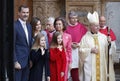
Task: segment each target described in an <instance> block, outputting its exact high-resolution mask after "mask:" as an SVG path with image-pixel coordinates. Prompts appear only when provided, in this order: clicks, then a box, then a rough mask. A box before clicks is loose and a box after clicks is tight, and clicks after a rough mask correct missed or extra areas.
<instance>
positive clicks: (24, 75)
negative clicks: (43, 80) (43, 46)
mask: <svg viewBox="0 0 120 81" xmlns="http://www.w3.org/2000/svg"><path fill="white" fill-rule="evenodd" d="M18 16H19V18H18V19H17V21H15V23H14V68H15V81H28V75H29V54H30V48H31V44H32V29H31V25H30V24H29V23H28V22H27V20H28V18H29V8H28V7H27V6H25V5H21V6H20V7H19V9H18Z"/></svg>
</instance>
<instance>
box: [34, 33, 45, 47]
mask: <svg viewBox="0 0 120 81" xmlns="http://www.w3.org/2000/svg"><path fill="white" fill-rule="evenodd" d="M42 37H45V36H44V35H43V34H42V33H38V34H37V36H36V39H35V42H34V44H33V46H32V48H35V47H40V39H41V38H42ZM44 48H46V43H45V46H44Z"/></svg>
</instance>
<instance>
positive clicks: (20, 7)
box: [18, 5, 29, 12]
mask: <svg viewBox="0 0 120 81" xmlns="http://www.w3.org/2000/svg"><path fill="white" fill-rule="evenodd" d="M22 8H29V7H28V6H26V5H20V6H19V8H18V12H21V10H22Z"/></svg>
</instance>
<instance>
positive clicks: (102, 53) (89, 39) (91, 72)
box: [79, 31, 115, 81]
mask: <svg viewBox="0 0 120 81" xmlns="http://www.w3.org/2000/svg"><path fill="white" fill-rule="evenodd" d="M94 36H97V37H98V44H99V46H97V47H98V48H99V53H98V54H99V58H97V57H96V55H97V54H94V53H91V49H92V48H93V47H95V46H96V45H95V41H94ZM79 45H80V48H79V55H80V61H79V63H80V66H79V68H80V81H97V78H99V81H107V62H108V59H107V57H108V41H107V37H106V36H105V35H104V34H102V33H100V32H98V33H97V34H92V33H91V32H90V31H88V32H87V33H86V34H85V35H84V36H83V38H82V40H81V42H80V43H79ZM97 60H99V66H97V63H96V62H97ZM110 62H111V59H110ZM109 67H110V70H109V73H110V75H109V81H115V75H114V70H113V68H111V67H113V64H111V63H110V64H109ZM98 69H99V72H98ZM97 73H99V77H98V75H97ZM96 77H97V78H96Z"/></svg>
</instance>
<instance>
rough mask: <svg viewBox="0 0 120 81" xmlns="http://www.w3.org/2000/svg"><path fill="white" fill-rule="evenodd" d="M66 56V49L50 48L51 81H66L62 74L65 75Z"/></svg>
mask: <svg viewBox="0 0 120 81" xmlns="http://www.w3.org/2000/svg"><path fill="white" fill-rule="evenodd" d="M65 68H66V54H65V51H64V49H63V50H62V51H60V50H59V49H58V48H50V81H64V77H61V72H64V73H65Z"/></svg>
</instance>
